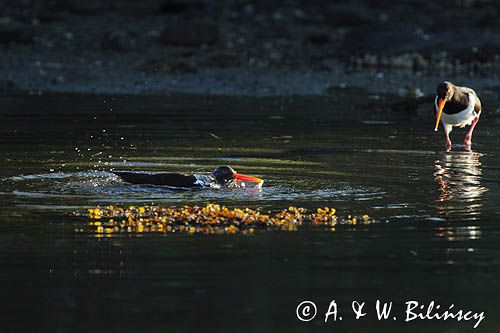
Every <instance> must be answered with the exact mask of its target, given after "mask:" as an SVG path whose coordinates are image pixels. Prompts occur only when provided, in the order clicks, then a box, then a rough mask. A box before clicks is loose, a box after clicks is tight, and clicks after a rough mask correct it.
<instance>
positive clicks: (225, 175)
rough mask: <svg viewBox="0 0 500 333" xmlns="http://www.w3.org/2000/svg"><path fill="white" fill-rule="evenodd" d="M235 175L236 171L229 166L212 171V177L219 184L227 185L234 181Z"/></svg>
mask: <svg viewBox="0 0 500 333" xmlns="http://www.w3.org/2000/svg"><path fill="white" fill-rule="evenodd" d="M235 174H236V171H234V170H233V168H231V167H230V166H229V165H222V166H218V167H217V168H215V170H214V171H212V176H213V177H214V178H215V180H216V181H217V183H219V184H225V183H227V182H229V181H232V180H233V179H234V175H235Z"/></svg>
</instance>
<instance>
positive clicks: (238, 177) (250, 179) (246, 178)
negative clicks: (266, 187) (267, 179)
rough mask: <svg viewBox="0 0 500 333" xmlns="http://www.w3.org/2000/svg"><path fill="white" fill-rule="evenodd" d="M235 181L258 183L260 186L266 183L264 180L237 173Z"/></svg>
mask: <svg viewBox="0 0 500 333" xmlns="http://www.w3.org/2000/svg"><path fill="white" fill-rule="evenodd" d="M234 179H236V180H239V181H241V182H251V183H258V184H262V183H263V182H264V180H262V179H260V178H257V177H252V176H247V175H242V174H241V173H235V174H234Z"/></svg>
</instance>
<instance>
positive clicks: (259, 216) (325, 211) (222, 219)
mask: <svg viewBox="0 0 500 333" xmlns="http://www.w3.org/2000/svg"><path fill="white" fill-rule="evenodd" d="M87 216H88V218H90V220H91V221H90V225H91V226H94V227H95V228H96V232H97V233H98V234H112V233H119V232H138V233H142V232H159V233H174V232H184V233H192V234H194V233H204V234H234V233H254V232H255V231H257V230H284V231H295V230H297V228H298V227H300V226H305V225H312V226H313V225H316V226H323V227H326V228H327V229H328V230H330V231H335V226H336V225H337V224H353V225H355V224H369V223H372V222H373V220H372V219H371V218H370V217H369V216H368V215H363V216H361V217H354V216H348V217H347V218H343V219H341V218H339V217H338V216H337V215H336V211H335V209H334V208H329V207H325V208H318V209H317V210H316V211H314V212H311V213H308V212H307V210H306V209H305V208H301V207H293V206H292V207H288V209H284V210H281V211H279V212H277V213H268V214H265V213H263V212H261V211H260V210H253V209H250V208H245V209H240V208H233V209H230V208H227V207H225V206H221V205H218V204H207V205H206V206H204V207H200V206H183V207H181V208H170V207H158V206H139V207H136V206H130V207H126V208H122V207H116V206H105V207H99V206H98V207H96V208H93V209H89V210H88V213H87Z"/></svg>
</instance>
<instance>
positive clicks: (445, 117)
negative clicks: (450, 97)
mask: <svg viewBox="0 0 500 333" xmlns="http://www.w3.org/2000/svg"><path fill="white" fill-rule="evenodd" d="M437 100H438V97H437V96H436V98H435V100H434V106H435V108H436V112H437V110H438V106H437ZM475 104H476V98H475V97H474V95H472V94H469V105H467V108H465V109H464V110H463V111H460V112H459V113H455V114H447V113H444V112H443V114H442V115H441V123H442V124H443V125H445V126H446V125H450V126H460V127H464V126H466V125H470V124H471V123H472V121H473V120H474V117H475V116H476V112H475V111H474V106H475Z"/></svg>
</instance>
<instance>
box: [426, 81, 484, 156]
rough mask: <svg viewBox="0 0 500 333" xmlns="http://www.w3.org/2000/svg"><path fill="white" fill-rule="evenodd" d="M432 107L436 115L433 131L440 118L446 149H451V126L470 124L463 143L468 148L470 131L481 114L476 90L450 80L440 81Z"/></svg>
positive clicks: (435, 129)
mask: <svg viewBox="0 0 500 333" xmlns="http://www.w3.org/2000/svg"><path fill="white" fill-rule="evenodd" d="M434 109H435V112H436V115H437V116H436V126H435V128H434V131H437V129H438V126H439V120H441V123H442V124H443V128H444V133H445V134H446V149H447V150H450V149H451V140H450V132H451V131H452V130H453V126H459V127H465V126H467V125H470V129H469V131H468V132H467V135H466V136H465V141H464V143H465V146H466V148H468V149H470V145H471V139H472V132H473V131H474V127H476V124H477V122H478V121H479V116H480V115H481V101H480V100H479V98H478V97H477V94H476V92H475V91H474V90H472V89H471V88H467V87H459V86H456V85H454V84H453V83H451V82H447V81H445V82H441V83H440V84H438V86H437V87H436V98H435V99H434Z"/></svg>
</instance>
